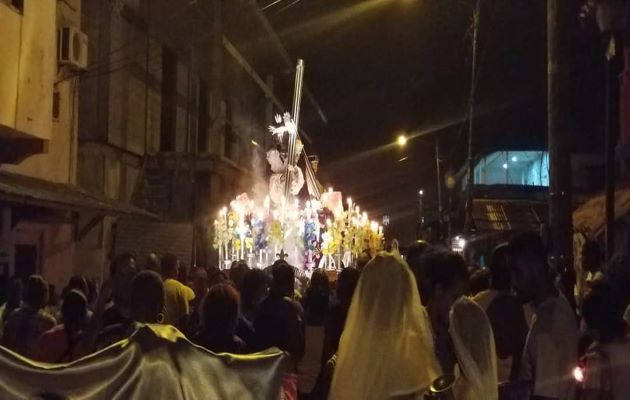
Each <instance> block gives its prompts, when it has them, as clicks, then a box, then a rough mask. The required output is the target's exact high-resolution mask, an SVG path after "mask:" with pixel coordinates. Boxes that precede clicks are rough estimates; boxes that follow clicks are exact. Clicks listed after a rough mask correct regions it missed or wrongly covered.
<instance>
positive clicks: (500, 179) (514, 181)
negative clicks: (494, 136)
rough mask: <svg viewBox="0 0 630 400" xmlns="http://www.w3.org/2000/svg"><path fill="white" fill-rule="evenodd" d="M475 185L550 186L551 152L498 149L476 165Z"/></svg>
mask: <svg viewBox="0 0 630 400" xmlns="http://www.w3.org/2000/svg"><path fill="white" fill-rule="evenodd" d="M474 183H475V185H522V186H543V187H548V186H549V153H548V152H546V151H497V152H494V153H492V154H489V155H488V156H486V157H484V158H482V159H481V160H480V161H479V162H478V163H477V165H476V166H475V175H474Z"/></svg>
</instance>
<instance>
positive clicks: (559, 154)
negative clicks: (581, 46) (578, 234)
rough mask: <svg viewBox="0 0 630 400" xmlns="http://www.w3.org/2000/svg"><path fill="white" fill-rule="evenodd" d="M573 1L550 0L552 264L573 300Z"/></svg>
mask: <svg viewBox="0 0 630 400" xmlns="http://www.w3.org/2000/svg"><path fill="white" fill-rule="evenodd" d="M571 6H572V0H547V106H548V110H547V137H548V141H549V177H550V182H549V222H550V225H551V226H550V228H551V245H552V253H551V260H552V264H553V265H554V266H555V267H556V270H557V271H558V272H559V273H561V276H562V282H563V283H564V288H565V292H566V293H565V295H567V296H570V297H571V298H572V294H573V287H574V285H575V271H574V269H573V235H572V231H573V229H572V228H573V226H572V225H573V221H572V207H571V149H570V146H569V141H568V135H569V132H570V128H571V126H570V125H571V123H570V120H569V90H568V89H569V88H568V83H569V79H568V78H569V60H570V53H569V52H570V44H571V42H570V26H571V18H573V17H574V16H573V15H572V13H571Z"/></svg>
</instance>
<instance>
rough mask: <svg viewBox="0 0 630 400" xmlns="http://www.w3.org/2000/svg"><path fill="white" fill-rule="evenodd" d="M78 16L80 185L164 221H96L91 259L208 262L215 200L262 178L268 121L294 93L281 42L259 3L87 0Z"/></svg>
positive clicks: (268, 139)
mask: <svg viewBox="0 0 630 400" xmlns="http://www.w3.org/2000/svg"><path fill="white" fill-rule="evenodd" d="M180 3H181V4H180ZM83 15H84V18H83V21H82V30H83V31H84V32H86V33H87V35H88V37H89V38H90V42H89V43H90V45H89V63H88V68H87V71H86V73H85V74H84V75H83V76H82V77H81V83H80V95H81V99H82V100H81V103H80V110H79V146H78V148H79V156H78V178H77V179H78V183H79V185H81V186H82V187H84V188H85V189H87V190H89V191H90V192H92V193H97V194H100V195H104V196H107V197H108V198H110V199H113V200H116V201H121V202H125V203H128V204H134V205H136V206H138V207H142V208H146V209H148V210H150V211H151V212H153V213H155V214H157V215H159V216H160V218H161V221H160V222H147V221H140V220H138V219H137V218H122V219H114V218H108V219H104V220H103V221H102V222H101V223H100V224H99V226H98V227H97V229H94V230H93V231H92V232H90V234H89V235H88V237H87V238H86V239H87V240H86V241H87V242H89V243H90V244H89V246H86V247H85V249H84V250H85V257H86V259H88V261H87V262H88V263H102V262H103V260H105V259H107V258H108V257H110V256H111V255H112V254H113V253H120V252H125V251H134V252H136V253H137V254H138V255H139V256H143V255H146V254H147V253H149V252H156V253H158V254H159V253H165V252H173V253H176V254H178V255H179V256H180V258H181V259H182V260H183V261H184V262H185V263H186V264H207V260H209V259H214V258H210V255H211V252H212V249H211V243H212V241H211V238H210V231H209V228H210V226H211V225H212V221H213V219H214V216H215V215H216V212H217V211H218V209H219V208H220V207H221V205H223V204H224V203H225V202H227V201H228V200H229V199H231V198H233V197H234V196H235V195H237V194H239V193H241V192H244V191H251V190H252V189H253V188H254V187H255V186H256V183H257V182H262V181H263V180H265V179H266V178H264V176H265V174H266V168H267V167H266V161H265V149H266V148H267V146H268V145H270V143H271V137H270V136H271V135H269V133H268V131H267V128H266V127H267V125H268V124H269V123H270V122H271V121H272V117H273V114H274V113H276V112H283V111H285V110H287V108H285V107H284V105H283V103H282V102H281V101H280V100H279V99H285V102H286V103H289V102H290V99H291V97H290V96H291V93H290V92H287V91H285V92H284V93H283V92H282V88H283V87H287V88H290V87H291V83H292V79H293V78H292V74H285V73H284V72H282V71H287V70H289V71H291V68H292V64H291V62H290V61H289V60H288V56H287V55H286V51H285V50H284V48H283V47H282V45H281V44H280V42H279V40H278V39H277V37H275V33H274V32H273V31H272V30H271V28H270V24H269V22H268V21H267V20H266V18H265V17H264V15H263V14H262V12H260V10H259V8H258V5H257V4H256V2H255V1H249V0H238V1H222V0H199V1H195V2H172V1H167V0H153V1H146V0H145V1H140V0H135V1H132V0H127V1H123V0H117V1H110V2H84V4H83ZM278 71H281V72H282V73H278ZM274 83H275V85H274ZM274 86H275V87H274ZM149 238H150V239H149ZM90 258H91V259H90ZM141 259H142V257H141Z"/></svg>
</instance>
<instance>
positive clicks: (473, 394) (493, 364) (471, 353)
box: [449, 297, 499, 400]
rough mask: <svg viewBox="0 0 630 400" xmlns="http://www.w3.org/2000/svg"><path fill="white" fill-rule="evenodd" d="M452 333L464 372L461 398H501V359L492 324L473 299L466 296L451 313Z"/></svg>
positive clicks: (450, 326) (491, 399)
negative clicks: (499, 384) (498, 368)
mask: <svg viewBox="0 0 630 400" xmlns="http://www.w3.org/2000/svg"><path fill="white" fill-rule="evenodd" d="M449 319H450V324H449V333H450V335H451V339H452V340H453V345H454V347H455V353H456V355H457V360H458V362H459V365H460V367H461V370H462V373H463V381H462V382H461V385H457V389H461V390H457V394H458V397H457V398H458V400H459V399H461V400H497V399H498V398H499V393H498V381H497V360H496V355H495V347H494V335H493V334H492V326H491V325H490V321H489V320H488V317H486V314H485V312H484V311H483V310H482V309H481V307H479V306H478V305H477V304H476V303H475V302H474V301H473V300H471V299H469V298H466V297H462V298H461V299H459V300H457V301H456V302H455V304H453V307H452V308H451V312H450V316H449Z"/></svg>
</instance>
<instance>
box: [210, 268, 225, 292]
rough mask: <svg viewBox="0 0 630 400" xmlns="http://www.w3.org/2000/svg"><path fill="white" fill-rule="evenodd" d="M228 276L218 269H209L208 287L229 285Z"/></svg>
mask: <svg viewBox="0 0 630 400" xmlns="http://www.w3.org/2000/svg"><path fill="white" fill-rule="evenodd" d="M227 281H228V278H227V276H226V274H225V273H224V272H223V271H221V270H220V269H219V268H217V267H210V268H208V287H212V286H214V285H216V284H218V283H227Z"/></svg>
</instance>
